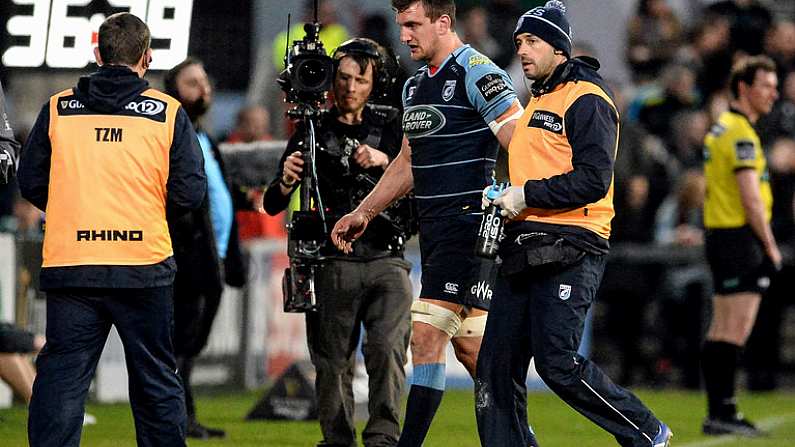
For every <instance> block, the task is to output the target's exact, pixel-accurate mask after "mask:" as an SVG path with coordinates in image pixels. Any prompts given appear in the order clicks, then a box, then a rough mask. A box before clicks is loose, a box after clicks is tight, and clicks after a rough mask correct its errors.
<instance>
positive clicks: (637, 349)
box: [598, 85, 673, 385]
mask: <svg viewBox="0 0 795 447" xmlns="http://www.w3.org/2000/svg"><path fill="white" fill-rule="evenodd" d="M610 87H611V90H612V91H613V94H614V102H615V104H616V108H617V109H618V110H619V114H618V115H619V119H620V120H621V121H620V124H619V126H618V127H619V139H618V144H619V148H618V154H617V155H616V161H615V176H614V182H615V190H614V191H615V192H614V194H615V196H614V203H615V209H616V216H615V218H614V219H613V221H612V223H611V225H612V232H611V236H610V240H611V246H615V247H621V246H622V244H624V246H627V245H626V244H646V243H650V242H651V240H652V228H653V227H652V223H653V219H654V213H655V212H656V210H657V207H658V206H659V204H660V202H661V201H662V200H663V198H664V197H665V195H666V194H667V193H668V190H669V183H670V182H671V178H670V177H671V173H670V172H669V171H672V169H671V165H672V163H671V159H672V158H673V157H671V156H670V154H669V153H668V150H667V149H666V148H665V146H664V145H663V143H662V141H661V140H660V139H659V138H657V137H655V136H653V135H650V134H649V133H648V132H647V131H646V129H645V128H644V127H643V126H641V125H640V124H639V123H637V122H633V121H630V120H629V119H628V118H627V115H628V114H627V113H625V111H626V107H627V103H626V100H625V98H626V97H625V95H624V94H623V93H624V92H623V89H622V88H620V86H616V85H611V86H610ZM652 179H653V181H652ZM629 246H631V245H629ZM657 270H658V269H657V268H656V266H653V265H652V266H650V265H643V264H638V263H635V262H632V261H623V260H621V259H618V260H616V261H615V262H609V263H607V265H606V266H605V272H604V279H603V280H602V284H601V287H600V291H599V300H598V302H599V303H600V305H601V306H606V309H605V317H606V318H605V324H604V327H605V331H606V335H607V337H608V339H609V340H610V341H611V342H612V343H614V344H615V346H616V348H617V349H618V350H619V352H620V355H619V356H618V359H617V363H618V367H619V373H618V375H617V381H618V383H620V384H622V385H630V384H632V383H635V382H636V376H637V375H636V373H637V372H638V371H640V372H642V373H644V374H645V375H646V376H647V377H649V376H652V374H653V371H651V368H652V367H653V361H652V360H651V359H649V358H646V356H645V355H644V352H643V349H642V345H643V343H642V342H641V340H642V336H643V334H644V331H645V330H646V326H645V321H644V319H643V318H642V317H641V315H644V312H645V310H646V309H647V308H648V305H649V303H650V298H649V293H648V291H649V290H653V289H654V284H656V282H655V281H656V278H657V277H658V276H659V275H658V274H657Z"/></svg>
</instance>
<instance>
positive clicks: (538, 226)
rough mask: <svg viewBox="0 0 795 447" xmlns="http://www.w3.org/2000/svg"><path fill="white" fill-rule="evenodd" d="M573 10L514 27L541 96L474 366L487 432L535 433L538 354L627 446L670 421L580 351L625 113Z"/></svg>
mask: <svg viewBox="0 0 795 447" xmlns="http://www.w3.org/2000/svg"><path fill="white" fill-rule="evenodd" d="M564 13H565V7H564V6H563V4H562V3H561V2H559V1H550V2H547V4H546V6H543V7H537V8H534V9H531V10H530V11H528V12H527V13H525V14H524V15H523V16H522V17H521V18H520V19H519V22H518V24H517V26H516V30H515V31H514V34H513V37H514V43H515V44H516V49H517V54H518V55H519V57H520V59H521V62H522V68H523V70H524V74H525V76H526V77H527V78H528V79H530V80H532V81H533V85H532V88H531V93H532V95H533V96H532V98H531V99H530V101H529V103H528V104H527V105H526V106H525V110H524V114H523V115H522V117H521V118H519V120H518V121H517V124H516V130H515V131H514V133H513V136H512V137H511V143H510V145H509V147H508V153H509V162H508V165H509V174H510V180H511V184H512V185H513V186H511V187H509V188H508V189H506V190H505V191H504V192H503V193H502V195H501V196H499V197H498V198H497V199H495V200H494V204H496V205H497V206H498V207H500V208H501V213H502V215H503V216H505V217H509V218H510V219H511V220H510V222H508V223H506V225H505V239H504V240H503V242H502V244H501V247H500V248H501V249H500V256H501V257H502V259H503V263H502V266H501V267H500V274H501V279H502V280H501V281H499V282H498V286H497V288H496V289H495V292H494V295H493V296H494V298H493V299H492V302H491V308H490V312H489V318H488V321H487V323H486V331H485V334H484V335H483V343H482V345H481V349H480V357H479V358H478V365H477V374H476V376H475V377H476V383H475V387H476V406H475V408H476V413H477V420H478V431H479V433H480V440H481V443H482V444H483V445H484V446H486V447H492V446H499V447H517V446H526V445H527V444H528V438H529V433H528V427H527V423H526V421H527V399H526V388H525V381H526V378H527V369H528V366H529V364H530V360H531V359H533V358H535V366H536V370H537V371H538V374H539V375H540V376H541V379H542V380H543V381H544V382H545V383H546V384H547V385H548V386H549V387H550V388H551V389H552V391H554V392H555V393H556V394H557V395H558V396H560V397H561V398H562V399H563V400H564V401H566V403H567V404H569V405H570V406H571V407H572V408H574V409H575V410H577V411H579V412H580V413H581V414H583V415H584V416H585V417H587V418H588V419H590V420H591V421H593V422H594V423H595V424H597V425H599V426H600V427H602V428H603V429H605V430H606V431H608V432H609V433H610V434H612V435H613V436H615V438H616V440H617V441H618V443H619V444H620V445H622V446H631V447H641V446H643V447H665V446H668V444H669V440H670V438H671V431H670V429H669V428H668V427H667V426H666V425H665V424H663V423H662V422H661V421H660V420H659V419H657V418H656V417H655V416H654V414H652V412H651V411H650V410H649V409H648V408H646V407H645V406H644V405H643V403H641V402H640V400H638V398H637V397H635V396H634V395H633V394H632V393H630V392H629V391H627V390H625V389H623V388H621V387H619V386H617V385H615V384H614V383H613V382H611V381H610V379H609V378H608V377H607V376H606V375H605V374H604V373H603V372H602V370H600V369H599V367H598V366H596V365H595V364H593V363H592V362H591V361H590V360H588V359H587V358H585V357H583V356H581V355H580V354H578V353H577V349H578V348H579V344H580V340H581V339H582V334H583V328H584V326H585V318H586V313H587V312H588V309H589V308H590V307H591V304H592V303H593V300H594V296H595V295H596V291H597V289H598V288H599V282H600V281H601V278H602V273H603V272H604V267H605V258H606V255H607V252H608V248H609V245H608V238H609V237H610V220H611V219H612V218H613V215H614V214H615V213H614V211H613V163H614V161H615V155H616V148H617V147H618V112H617V110H616V107H615V104H614V102H613V99H612V95H611V93H610V91H609V90H608V89H607V87H606V86H605V83H604V81H603V80H602V78H601V77H600V76H599V75H598V74H597V72H596V71H597V69H598V68H599V63H598V62H597V61H596V59H593V58H588V57H581V58H573V59H572V58H570V57H571V47H572V44H571V28H570V26H569V23H568V20H567V19H566V16H565V14H564ZM488 189H489V188H487V190H488ZM485 197H486V195H485V194H484V201H485V202H487V203H488V200H487V199H485ZM487 203H486V204H487Z"/></svg>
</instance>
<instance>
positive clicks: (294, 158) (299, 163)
mask: <svg viewBox="0 0 795 447" xmlns="http://www.w3.org/2000/svg"><path fill="white" fill-rule="evenodd" d="M303 172H304V159H303V158H301V151H295V152H293V153H292V154H290V155H289V156H288V157H287V158H286V159H285V160H284V170H282V182H283V183H286V184H288V185H292V184H294V183H295V182H299V181H301V174H303Z"/></svg>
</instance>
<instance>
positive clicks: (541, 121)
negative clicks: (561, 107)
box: [527, 110, 563, 134]
mask: <svg viewBox="0 0 795 447" xmlns="http://www.w3.org/2000/svg"><path fill="white" fill-rule="evenodd" d="M527 127H537V128H539V129H544V130H548V131H550V132H553V133H557V134H562V133H563V118H561V117H560V115H558V114H556V113H552V112H548V111H546V110H536V111H535V112H533V116H531V117H530V122H529V123H527Z"/></svg>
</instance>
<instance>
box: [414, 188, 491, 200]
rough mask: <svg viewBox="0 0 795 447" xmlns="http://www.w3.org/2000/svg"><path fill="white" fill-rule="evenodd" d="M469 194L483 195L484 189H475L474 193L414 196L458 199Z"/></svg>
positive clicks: (419, 197)
mask: <svg viewBox="0 0 795 447" xmlns="http://www.w3.org/2000/svg"><path fill="white" fill-rule="evenodd" d="M469 194H483V189H475V190H473V191H464V192H454V193H450V194H436V195H432V196H414V197H416V198H418V199H442V198H445V197H458V196H466V195H469Z"/></svg>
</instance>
